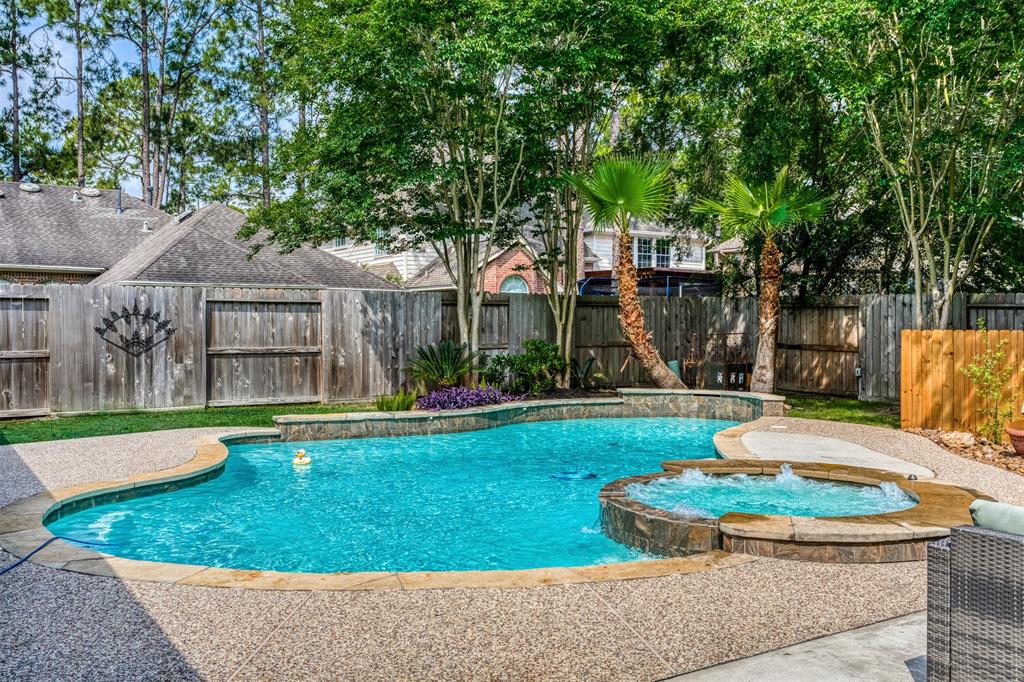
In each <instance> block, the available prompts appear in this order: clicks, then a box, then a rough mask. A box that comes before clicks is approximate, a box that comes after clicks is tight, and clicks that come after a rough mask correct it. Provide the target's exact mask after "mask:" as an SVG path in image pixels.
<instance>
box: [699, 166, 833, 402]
mask: <svg viewBox="0 0 1024 682" xmlns="http://www.w3.org/2000/svg"><path fill="white" fill-rule="evenodd" d="M831 201H832V197H830V196H823V195H821V194H819V193H817V192H815V191H814V190H812V189H811V188H809V187H805V186H796V185H795V184H794V183H792V182H791V181H790V179H789V169H788V168H785V167H784V168H783V169H782V170H780V171H779V174H778V175H777V176H775V181H774V182H772V183H767V182H765V183H764V184H762V185H760V186H757V187H755V188H754V189H751V188H750V187H749V186H747V184H746V183H745V182H743V180H741V179H740V178H738V177H736V176H734V175H733V176H730V177H729V178H728V179H727V180H726V182H725V199H724V201H722V202H717V201H713V200H711V199H700V200H699V201H697V203H696V204H695V205H694V208H693V210H694V211H696V212H698V213H707V214H711V215H716V216H718V219H719V222H720V223H721V226H722V233H723V234H722V236H723V238H725V239H729V238H731V237H735V236H740V237H742V238H743V239H744V240H746V239H750V238H752V237H761V238H762V239H763V240H764V245H763V246H762V247H761V282H760V283H761V288H760V295H759V298H758V316H757V317H758V320H757V326H758V336H757V355H756V357H755V359H754V376H753V378H752V381H751V389H752V390H754V391H761V392H764V393H771V392H772V391H774V390H775V342H776V337H777V335H778V328H779V287H780V285H781V283H782V252H781V251H779V247H778V245H777V244H776V243H775V237H776V235H778V234H779V233H780V232H781V231H783V230H785V229H786V228H788V227H790V226H792V225H795V224H797V223H803V222H814V221H815V220H818V219H819V218H821V217H822V216H823V215H824V214H825V210H826V209H827V208H828V205H829V202H831Z"/></svg>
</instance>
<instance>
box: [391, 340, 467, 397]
mask: <svg viewBox="0 0 1024 682" xmlns="http://www.w3.org/2000/svg"><path fill="white" fill-rule="evenodd" d="M478 360H479V355H478V354H474V353H470V352H469V348H467V347H466V346H465V345H461V344H458V343H455V342H454V341H450V340H445V341H441V342H440V343H437V344H435V345H433V346H416V357H415V358H413V360H412V361H411V362H410V363H409V369H408V372H409V375H410V376H411V377H412V378H413V379H415V380H416V381H418V382H420V383H422V384H423V385H424V386H425V387H426V388H448V387H449V386H455V385H456V384H458V383H459V382H461V381H462V379H463V377H465V376H466V375H467V374H469V373H470V372H472V371H474V370H476V369H477V362H478Z"/></svg>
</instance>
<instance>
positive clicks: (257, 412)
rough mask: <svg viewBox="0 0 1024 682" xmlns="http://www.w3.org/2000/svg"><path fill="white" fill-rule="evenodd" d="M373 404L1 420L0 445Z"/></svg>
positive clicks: (264, 420) (246, 421)
mask: <svg viewBox="0 0 1024 682" xmlns="http://www.w3.org/2000/svg"><path fill="white" fill-rule="evenodd" d="M372 409H373V405H372V404H361V405H321V404H319V403H308V404H303V405H255V406H246V407H209V408H206V409H198V410H180V411H174V412H123V413H119V414H93V415H83V416H80V417H52V418H44V419H20V420H15V421H0V445H10V444H14V443H32V442H35V441H42V440H65V439H67V438H86V437H88V436H112V435H116V434H119V433H139V432H142V431H165V430H167V429H193V428H202V427H207V426H254V427H269V426H273V425H274V421H273V418H274V415H279V414H328V413H336V412H358V411H366V410H372Z"/></svg>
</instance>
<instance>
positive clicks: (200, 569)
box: [0, 389, 784, 590]
mask: <svg viewBox="0 0 1024 682" xmlns="http://www.w3.org/2000/svg"><path fill="white" fill-rule="evenodd" d="M783 401H784V399H783V398H782V397H781V396H773V395H766V394H753V393H738V392H729V391H689V390H677V391H658V390H651V389H623V390H620V397H618V398H604V399H593V400H586V399H584V400H580V399H574V400H556V401H530V402H528V403H513V404H505V405H496V406H489V407H485V408H476V409H473V410H453V411H450V412H445V413H442V414H435V413H430V414H422V413H416V412H412V413H354V414H353V413H347V414H339V415H316V417H310V416H305V415H303V416H284V417H278V418H275V423H276V424H277V427H278V428H277V429H276V430H255V429H254V430H253V431H251V432H246V433H242V434H233V435H229V436H220V437H206V438H201V439H198V440H197V441H195V448H196V454H195V456H194V457H193V458H192V459H191V460H189V461H188V462H185V463H184V464H181V465H179V466H176V467H172V468H170V469H163V470H160V471H153V472H148V473H144V474H141V475H138V476H133V477H129V478H126V479H123V480H116V481H106V482H100V483H88V484H83V485H76V486H70V487H66V488H61V489H57V490H53V491H48V492H45V493H41V494H38V495H35V496H32V497H28V498H25V499H23V500H20V501H18V502H15V503H13V504H11V505H8V506H7V507H5V508H3V509H0V547H3V549H5V550H6V551H8V552H10V553H11V554H13V555H15V556H17V557H19V558H23V557H26V555H29V554H30V553H32V552H33V550H35V549H37V548H38V547H39V546H40V545H42V544H43V543H45V542H47V541H50V544H48V545H47V546H46V547H45V548H44V549H42V550H40V551H38V552H36V553H34V554H32V556H31V557H29V559H28V560H29V561H32V562H34V563H37V564H41V565H44V566H48V567H52V568H60V569H64V570H68V571H74V572H78V573H85V574H91V575H100V576H115V577H119V578H125V579H129V580H148V581H157V582H172V583H178V584H185V585H205V586H216V587H235V588H248V589H264V590H414V589H444V588H463V587H496V588H502V587H536V586H542V585H556V584H568V583H586V582H604V581H614V580H627V579H633V578H649V577H657V576H664V575H670V574H677V573H690V572H700V571H709V570H715V569H718V568H724V567H727V566H734V565H738V564H742V563H747V562H749V561H754V560H755V558H754V557H753V556H750V555H747V554H742V553H730V552H725V551H722V550H718V549H715V550H711V551H708V552H702V553H700V554H692V555H689V556H680V557H672V558H666V559H656V560H650V561H639V562H624V563H618V564H605V565H597V566H581V567H571V568H562V567H558V568H540V569H525V570H512V571H437V572H402V573H392V572H353V573H291V572H278V571H259V570H241V569H231V568H219V567H210V566H200V565H186V564H172V563H163V562H151V561H140V560H135V559H126V558H123V557H116V556H112V555H108V554H105V553H103V552H99V551H95V550H92V549H88V548H86V547H83V546H80V545H76V544H71V543H69V542H66V541H64V540H61V539H54V536H53V534H52V533H50V531H49V530H48V529H47V528H46V526H45V522H46V521H47V520H48V519H49V518H50V517H51V516H53V515H62V514H66V513H73V512H74V511H76V510H78V509H82V508H87V507H90V506H94V505H96V504H100V503H102V502H108V501H112V500H118V499H129V498H132V497H138V496H143V495H150V494H157V493H162V492H167V491H170V490H175V489H178V488H180V487H186V486H189V485H194V484H195V483H197V482H201V481H203V480H207V479H209V478H212V477H215V476H217V475H219V473H220V472H221V471H222V470H223V466H224V462H225V460H226V459H227V456H228V447H229V446H230V445H231V444H233V443H245V442H249V443H251V442H268V441H277V440H300V439H302V438H298V437H297V435H298V434H302V435H303V436H310V435H312V436H313V439H316V438H338V437H360V436H368V435H399V434H407V433H433V432H438V431H440V430H445V431H449V432H451V431H466V430H475V429H480V428H491V427H495V426H502V425H505V424H510V423H522V422H524V421H539V420H543V419H552V418H555V419H572V418H584V417H585V416H592V417H605V416H607V417H611V416H616V417H621V416H666V415H674V416H695V417H705V418H718V419H731V420H736V421H743V422H745V423H743V424H741V425H740V426H739V427H734V428H737V429H740V430H741V432H740V435H741V434H742V432H745V431H746V430H749V429H750V428H751V427H755V426H756V423H757V422H758V421H759V420H760V419H764V418H769V417H775V416H781V414H782V405H783ZM316 424H328V425H334V426H328V427H325V428H320V427H317V428H314V429H311V428H310V425H316ZM289 425H294V426H298V427H300V428H299V429H298V430H295V431H294V432H293V433H292V434H291V436H292V437H289V436H288V435H286V432H287V431H288V428H289ZM337 425H341V427H340V429H341V430H340V431H339V430H338V428H339V427H338V426H337ZM731 431H733V429H726V430H725V431H722V432H719V434H717V435H716V436H715V439H714V441H715V447H716V449H718V451H719V452H720V453H721V455H722V456H723V457H726V458H729V457H736V456H742V455H743V454H745V448H744V447H743V444H742V443H741V442H740V441H739V437H738V436H737V437H735V438H733V437H732V436H731V435H730V432H731ZM762 464H765V463H763V462H762Z"/></svg>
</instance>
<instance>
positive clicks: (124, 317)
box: [93, 301, 176, 358]
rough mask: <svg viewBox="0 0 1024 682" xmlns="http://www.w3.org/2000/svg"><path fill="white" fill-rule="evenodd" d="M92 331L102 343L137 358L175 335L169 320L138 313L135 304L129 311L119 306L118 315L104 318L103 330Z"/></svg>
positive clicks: (149, 309)
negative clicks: (111, 345) (98, 336)
mask: <svg viewBox="0 0 1024 682" xmlns="http://www.w3.org/2000/svg"><path fill="white" fill-rule="evenodd" d="M93 329H94V330H96V333H97V334H99V335H100V338H101V339H103V340H104V341H106V342H107V343H110V344H113V345H114V346H117V347H118V348H120V349H121V350H123V351H124V352H125V353H127V354H128V355H131V356H132V357H136V358H137V357H139V356H140V355H142V354H143V353H148V352H149V351H151V350H153V349H154V348H156V347H157V346H159V345H160V344H161V343H164V342H165V341H167V339H169V338H171V335H173V334H174V332H175V331H176V330H175V328H174V327H172V326H171V318H167V319H166V320H162V319H160V313H159V312H155V313H154V312H153V310H152V309H151V308H149V307H147V308H146V309H145V310H140V309H139V302H138V301H136V302H135V305H134V306H132V309H131V310H128V307H127V306H121V312H119V313H112V314H111V315H110V317H104V318H103V326H102V327H93Z"/></svg>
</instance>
